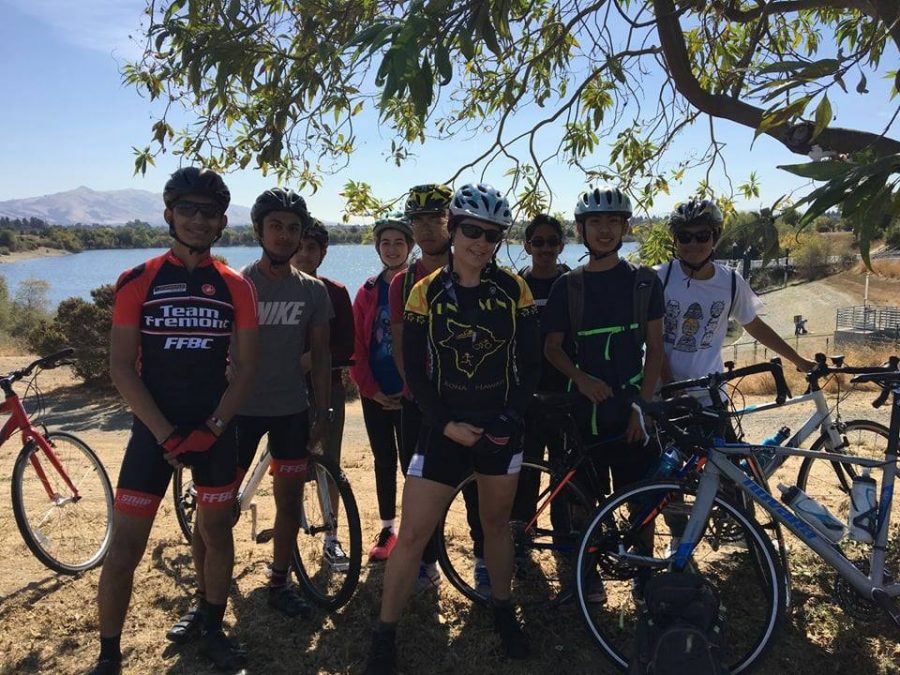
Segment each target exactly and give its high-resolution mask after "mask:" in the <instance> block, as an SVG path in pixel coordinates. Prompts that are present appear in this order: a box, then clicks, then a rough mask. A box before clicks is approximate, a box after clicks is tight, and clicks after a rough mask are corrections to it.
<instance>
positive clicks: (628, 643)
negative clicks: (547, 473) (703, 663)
mask: <svg viewBox="0 0 900 675" xmlns="http://www.w3.org/2000/svg"><path fill="white" fill-rule="evenodd" d="M695 498H696V490H695V489H694V488H692V487H687V486H685V485H683V484H681V483H679V482H677V481H668V480H663V481H651V482H646V483H637V484H635V485H631V486H628V487H626V488H624V489H622V490H620V491H618V492H616V493H614V494H613V495H612V496H611V497H610V498H609V499H607V500H606V501H605V502H604V503H603V504H601V505H600V508H599V509H598V510H597V512H596V514H595V515H594V518H593V520H592V521H591V523H590V525H589V526H588V528H587V529H586V531H585V534H584V537H583V538H582V540H581V543H580V545H579V549H578V558H577V563H576V564H577V571H578V574H577V586H578V589H577V590H578V592H577V595H578V604H579V606H580V607H581V613H582V616H583V618H584V621H585V623H586V624H587V627H588V629H589V630H590V632H591V634H592V635H593V636H594V638H595V639H596V640H597V643H598V644H599V645H600V648H601V649H602V650H603V652H604V654H605V655H606V656H607V657H608V658H609V659H610V660H611V661H612V662H613V663H614V664H615V665H616V666H617V667H618V668H620V669H622V670H626V669H627V668H628V663H629V661H630V659H631V655H632V649H633V647H634V643H635V630H636V628H637V618H638V613H637V605H636V602H637V601H639V600H640V588H641V584H642V582H645V581H646V580H647V578H649V576H650V575H651V574H652V573H653V571H654V570H657V571H659V570H664V569H666V568H667V567H668V566H669V564H670V563H671V562H672V561H673V552H674V549H677V542H678V535H679V534H680V532H681V531H683V528H684V525H685V523H686V522H687V518H688V516H689V514H690V512H691V509H692V508H693V505H694V500H695ZM735 533H740V537H736V536H735ZM723 534H724V536H722V535H723ZM651 542H652V549H651ZM651 551H652V552H651ZM634 555H640V556H644V557H645V559H644V560H635V559H634V558H633V557H629V556H634ZM688 567H689V569H690V571H692V572H694V573H696V574H699V575H700V576H703V577H705V578H706V579H708V580H709V581H710V582H711V583H712V584H713V586H715V587H716V588H717V589H718V592H719V598H720V601H721V604H722V608H723V609H724V610H725V617H726V621H727V631H728V640H727V643H728V644H727V649H726V653H725V660H726V665H727V666H728V672H730V673H741V672H745V671H747V670H748V669H749V668H750V667H751V666H752V665H754V664H755V663H756V662H757V660H758V659H759V658H760V657H761V656H762V655H763V653H764V652H765V651H766V649H767V648H768V647H769V646H770V644H771V642H772V638H773V636H774V634H775V630H776V628H777V626H778V624H779V622H780V620H781V618H782V616H783V609H784V597H783V595H784V592H785V590H784V578H783V575H782V571H781V566H780V563H779V562H778V558H777V556H776V554H775V551H774V550H773V549H772V545H771V543H770V542H769V539H768V538H767V537H766V535H765V534H764V532H763V530H762V529H761V528H760V526H759V524H758V523H756V521H754V520H753V519H752V518H750V517H749V516H748V515H747V514H746V513H745V512H744V511H743V510H742V509H740V508H738V507H736V506H734V505H733V504H731V503H730V502H728V501H726V500H725V499H723V498H722V496H721V495H717V496H716V498H715V501H714V503H713V508H712V511H711V513H710V519H709V521H708V523H707V526H706V530H705V532H704V535H703V537H702V539H701V541H700V542H699V543H698V544H697V547H696V548H695V549H694V552H693V554H692V556H691V558H690V560H689V563H688ZM601 583H602V587H603V589H604V590H605V592H606V599H605V602H596V600H597V598H596V597H595V598H594V600H595V602H589V600H588V595H589V591H591V595H596V594H598V591H599V588H598V587H599V585H600V584H601ZM636 598H637V600H636Z"/></svg>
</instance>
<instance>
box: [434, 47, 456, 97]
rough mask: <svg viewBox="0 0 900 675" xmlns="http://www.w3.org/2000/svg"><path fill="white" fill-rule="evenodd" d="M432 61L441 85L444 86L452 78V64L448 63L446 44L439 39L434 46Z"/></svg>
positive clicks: (448, 54) (448, 56) (448, 55)
mask: <svg viewBox="0 0 900 675" xmlns="http://www.w3.org/2000/svg"><path fill="white" fill-rule="evenodd" d="M434 61H435V65H437V69H438V72H439V73H440V75H441V86H442V87H445V86H447V85H448V84H450V81H451V80H452V79H453V65H452V64H451V63H450V52H449V50H448V49H447V45H446V44H444V42H443V41H440V42H438V43H437V45H435V48H434Z"/></svg>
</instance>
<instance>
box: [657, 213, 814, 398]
mask: <svg viewBox="0 0 900 675" xmlns="http://www.w3.org/2000/svg"><path fill="white" fill-rule="evenodd" d="M723 221H724V218H723V216H722V211H721V210H720V209H719V207H718V206H716V203H715V202H714V201H712V200H710V199H690V200H688V201H686V202H682V203H680V204H677V205H676V206H675V209H674V210H673V211H672V213H671V215H670V216H669V220H668V227H669V231H670V232H671V233H672V239H673V243H674V249H675V259H674V260H672V261H670V262H668V263H664V264H663V265H660V266H659V267H658V268H657V274H658V275H659V278H660V280H661V281H662V282H663V290H664V293H665V303H666V315H665V319H664V321H663V324H664V329H663V340H664V345H665V351H666V364H665V365H664V366H663V381H677V380H683V379H690V378H695V377H701V376H703V375H706V374H707V373H712V372H718V371H721V370H722V369H723V368H724V366H723V363H722V345H723V344H724V343H725V333H726V330H727V328H728V320H729V318H731V317H734V318H735V319H736V320H737V321H738V322H739V323H740V324H741V325H742V326H743V327H744V329H745V330H746V331H747V333H749V334H750V335H751V336H752V337H753V338H755V339H756V340H759V342H760V343H762V344H763V345H764V346H766V347H768V348H769V349H771V350H773V351H774V352H776V353H777V354H780V355H781V356H782V357H783V358H785V359H787V360H788V361H790V362H791V363H793V364H794V365H795V366H796V367H797V368H798V369H799V370H804V371H806V370H810V369H812V368H813V366H814V365H815V364H814V363H813V362H812V361H809V360H807V359H804V358H803V357H802V356H800V355H799V354H798V353H797V352H796V351H795V350H794V349H793V348H792V347H791V346H790V345H788V344H787V343H786V342H785V341H784V340H782V339H781V338H780V337H779V336H778V335H777V334H776V333H775V331H774V330H772V328H771V327H770V326H769V325H768V324H767V323H766V322H765V321H763V320H762V319H761V318H759V316H758V315H757V313H758V312H759V310H760V309H761V308H762V303H761V302H760V300H759V298H757V297H756V294H755V293H754V292H753V290H752V289H751V288H750V286H749V285H748V284H747V282H746V281H744V279H743V278H742V277H741V276H740V275H739V274H738V273H737V272H735V271H733V270H729V269H727V268H726V267H724V266H722V265H720V264H719V263H716V262H714V261H713V259H712V257H713V251H714V249H715V246H716V242H718V241H719V237H720V236H721V234H722V224H723Z"/></svg>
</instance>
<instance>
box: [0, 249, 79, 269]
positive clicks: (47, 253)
mask: <svg viewBox="0 0 900 675" xmlns="http://www.w3.org/2000/svg"><path fill="white" fill-rule="evenodd" d="M61 255H71V253H69V251H64V250H63V249H61V248H48V247H46V246H39V247H38V248H35V249H32V250H30V251H13V252H11V253H8V254H7V255H0V265H2V264H3V263H16V262H22V261H23V260H33V259H34V258H51V257H55V256H61Z"/></svg>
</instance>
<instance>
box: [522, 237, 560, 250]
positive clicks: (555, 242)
mask: <svg viewBox="0 0 900 675" xmlns="http://www.w3.org/2000/svg"><path fill="white" fill-rule="evenodd" d="M528 243H529V244H531V245H532V246H534V247H535V248H544V246H549V247H550V248H556V247H557V246H559V243H560V239H559V237H547V238H546V239H544V238H543V237H532V238H531V239H529V240H528Z"/></svg>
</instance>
